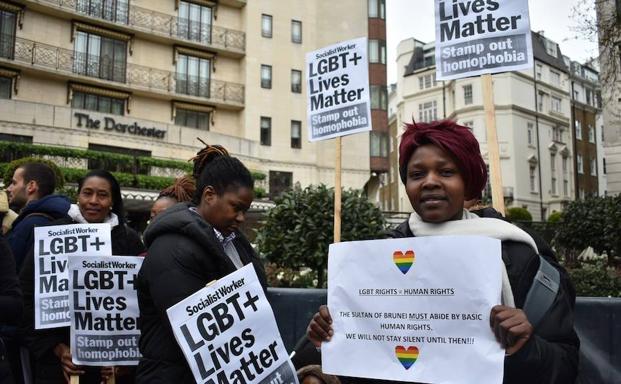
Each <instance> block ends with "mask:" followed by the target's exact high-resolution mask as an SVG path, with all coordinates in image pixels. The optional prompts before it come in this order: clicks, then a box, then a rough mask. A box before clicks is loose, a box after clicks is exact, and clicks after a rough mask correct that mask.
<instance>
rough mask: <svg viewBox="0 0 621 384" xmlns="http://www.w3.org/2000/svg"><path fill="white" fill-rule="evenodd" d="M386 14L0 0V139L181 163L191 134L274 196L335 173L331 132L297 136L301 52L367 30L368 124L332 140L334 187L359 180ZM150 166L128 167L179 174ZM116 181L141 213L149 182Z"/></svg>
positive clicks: (371, 8)
mask: <svg viewBox="0 0 621 384" xmlns="http://www.w3.org/2000/svg"><path fill="white" fill-rule="evenodd" d="M385 14H386V12H385V1H384V0H368V1H359V0H343V1H338V2H333V1H332V2H331V1H327V0H319V1H303V0H290V1H289V0H288V1H277V0H251V1H246V0H217V1H208V0H188V1H182V0H155V1H154V0H21V1H11V2H8V1H0V142H16V141H17V142H22V143H26V144H34V145H44V146H48V147H54V148H65V149H66V148H75V149H82V150H90V151H95V152H106V153H115V154H122V155H129V156H134V157H140V158H142V159H144V158H153V159H157V160H163V161H166V160H181V161H186V160H187V159H189V158H191V157H192V156H193V155H194V154H195V153H196V152H197V151H198V150H199V149H200V148H202V147H203V145H202V144H201V142H200V141H199V138H200V139H201V140H203V141H205V142H207V143H209V144H220V145H223V146H224V147H226V148H227V149H228V150H229V151H230V152H231V153H232V155H234V156H236V157H238V158H240V160H242V161H243V162H244V163H245V164H246V165H247V167H248V168H249V169H251V170H253V171H255V172H257V173H261V174H263V175H264V176H265V177H264V178H262V179H260V180H259V181H258V183H257V184H258V186H259V187H260V188H262V189H264V190H265V192H266V193H267V194H269V196H271V197H274V196H277V195H278V194H279V193H280V192H282V191H283V190H286V189H287V188H291V187H292V186H294V185H296V184H299V185H301V186H303V187H304V186H306V185H309V184H318V183H325V184H328V185H333V183H334V176H335V174H334V158H335V145H334V142H333V141H323V142H316V143H310V142H308V141H307V137H308V135H307V131H306V129H307V124H306V109H307V108H306V106H307V104H306V103H307V101H306V85H305V80H304V79H305V68H304V57H305V54H306V53H307V52H309V51H312V50H315V49H318V48H321V47H323V46H326V45H329V44H334V43H337V42H339V41H343V40H348V39H352V38H357V37H365V36H366V37H368V38H369V58H370V60H369V61H370V64H369V68H370V83H371V86H372V92H371V93H372V99H373V100H372V122H373V128H374V130H373V132H371V133H370V134H358V135H353V136H348V137H345V138H344V139H343V176H342V180H343V181H342V182H343V186H344V187H346V188H359V189H361V188H364V187H365V186H366V185H367V183H368V182H369V180H371V179H372V175H376V174H377V173H378V172H379V173H381V172H386V171H387V170H388V161H387V149H386V147H387V144H388V139H387V138H388V133H387V112H386V109H387V91H386V48H385V47H386V43H385V40H386V36H385V34H386V26H385ZM48 157H49V156H48ZM52 159H53V160H55V161H57V162H59V165H61V166H63V167H69V168H93V167H95V166H97V165H99V166H101V164H102V163H97V162H95V161H93V160H92V159H91V158H78V159H66V158H61V157H58V156H56V157H54V156H52ZM3 161H7V159H5V160H3ZM143 163H145V164H146V163H148V162H145V161H143ZM157 164H158V165H157V166H152V167H146V168H144V167H143V168H141V169H138V170H137V169H136V168H135V167H134V169H133V173H141V174H144V175H149V176H168V177H172V176H178V175H181V174H183V173H184V172H185V171H184V170H183V169H178V167H177V168H175V167H174V166H171V167H166V164H165V163H164V165H162V162H161V161H160V162H159V163H157ZM128 166H129V165H126V164H120V165H119V164H114V165H113V170H117V171H119V170H121V171H122V170H125V172H129V173H131V171H132V170H131V169H130V170H128V169H127V167H128ZM130 168H131V167H130ZM186 171H187V170H186ZM123 192H124V195H125V197H126V198H127V199H128V200H129V201H128V203H129V204H128V207H130V209H131V207H134V208H135V209H138V210H142V211H144V210H145V209H147V207H148V205H150V203H151V200H152V198H153V196H154V195H156V194H157V193H156V191H154V190H150V189H149V188H129V187H128V188H125V187H124V188H123ZM141 201H144V202H142V203H141ZM132 204H133V205H132Z"/></svg>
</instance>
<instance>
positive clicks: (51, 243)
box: [34, 224, 112, 329]
mask: <svg viewBox="0 0 621 384" xmlns="http://www.w3.org/2000/svg"><path fill="white" fill-rule="evenodd" d="M34 231H35V232H34V234H35V243H34V267H35V273H34V289H35V293H34V308H35V329H46V328H57V327H67V326H69V324H71V320H70V317H69V274H68V273H67V256H74V255H75V256H106V255H111V254H112V241H111V240H110V224H71V225H56V226H51V227H38V228H35V229H34Z"/></svg>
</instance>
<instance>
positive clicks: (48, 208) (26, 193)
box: [7, 162, 71, 271]
mask: <svg viewBox="0 0 621 384" xmlns="http://www.w3.org/2000/svg"><path fill="white" fill-rule="evenodd" d="M55 188H56V174H55V173H54V171H53V170H52V169H51V168H50V167H49V166H47V165H46V164H43V163H36V162H32V163H26V164H23V165H21V166H20V167H18V168H17V169H16V170H15V173H14V174H13V178H12V179H11V184H10V185H9V187H8V188H7V191H8V192H9V203H10V204H12V205H21V204H22V203H25V206H24V208H23V209H22V210H21V212H20V213H19V216H18V217H17V219H16V220H15V222H13V229H12V230H11V231H10V232H9V235H8V240H9V244H10V246H11V251H12V252H13V257H14V258H15V265H16V267H17V271H19V270H20V269H21V266H22V264H23V262H24V256H25V255H26V252H28V250H29V249H30V247H32V245H33V241H34V231H33V229H34V227H37V226H41V225H46V224H48V223H50V222H51V221H53V220H56V219H60V218H62V217H64V216H66V214H67V211H68V210H69V206H70V205H71V204H70V202H69V200H68V199H67V198H66V197H64V196H59V195H52V193H54V189H55Z"/></svg>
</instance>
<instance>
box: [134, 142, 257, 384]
mask: <svg viewBox="0 0 621 384" xmlns="http://www.w3.org/2000/svg"><path fill="white" fill-rule="evenodd" d="M193 160H194V177H195V179H196V181H197V183H196V184H197V188H196V192H195V195H194V201H193V203H179V204H177V205H175V206H173V207H171V208H168V209H167V210H165V211H164V212H162V213H160V214H159V215H157V217H155V219H154V220H153V221H152V222H151V224H150V225H149V227H148V228H147V230H146V232H145V236H144V238H145V242H146V244H147V246H148V247H149V250H148V256H147V257H146V258H145V261H144V263H143V264H142V268H141V269H140V272H139V274H138V278H137V288H138V303H139V305H140V324H141V336H140V352H141V354H142V358H141V359H140V364H139V365H138V371H137V373H136V382H138V383H148V384H153V383H175V382H178V383H193V382H194V376H193V375H192V371H191V370H190V367H189V365H188V363H187V362H186V360H185V357H184V355H183V352H182V351H181V348H180V347H179V345H178V344H177V341H176V340H175V337H174V335H173V331H172V328H171V326H170V322H169V320H168V316H167V315H166V310H167V309H168V308H170V307H171V306H173V305H174V304H176V303H178V302H179V301H181V300H183V299H185V298H186V297H188V296H190V295H192V294H193V293H195V292H197V291H199V290H200V289H202V288H204V287H205V285H206V284H207V283H209V282H211V281H213V280H217V279H220V278H222V277H224V276H226V275H228V274H230V273H232V272H234V271H235V270H237V269H238V268H241V267H243V266H244V265H246V264H252V265H253V266H254V268H255V271H256V272H257V275H258V277H259V280H260V281H261V283H262V285H263V287H265V285H266V283H265V272H264V270H263V267H262V265H261V262H260V261H259V258H258V257H257V255H256V254H255V252H254V250H253V249H252V247H251V246H250V243H249V242H248V240H246V238H245V237H244V235H243V234H242V233H241V232H239V227H240V225H241V224H242V223H243V222H244V218H245V214H246V212H247V211H248V209H249V208H250V204H251V203H252V199H253V180H252V177H251V176H250V172H249V171H248V169H246V167H245V166H244V165H243V164H242V163H241V162H240V161H239V160H238V159H236V158H233V157H230V156H229V154H228V152H227V151H226V150H225V149H224V148H222V147H221V146H217V145H214V146H209V145H208V146H207V148H205V149H203V150H202V151H201V152H199V153H198V155H197V156H196V157H195V158H194V159H193Z"/></svg>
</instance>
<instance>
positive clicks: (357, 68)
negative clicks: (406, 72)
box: [306, 37, 371, 141]
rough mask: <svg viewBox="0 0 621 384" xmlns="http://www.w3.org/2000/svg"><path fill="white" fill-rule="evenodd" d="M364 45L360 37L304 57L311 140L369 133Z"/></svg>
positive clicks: (368, 105)
mask: <svg viewBox="0 0 621 384" xmlns="http://www.w3.org/2000/svg"><path fill="white" fill-rule="evenodd" d="M367 44H368V42H367V38H366V37H361V38H358V39H354V40H349V41H343V42H341V43H338V44H335V45H330V46H328V47H324V48H321V49H319V50H316V51H313V52H309V53H307V54H306V85H307V87H306V89H307V90H308V107H307V116H308V139H309V140H310V141H317V140H326V139H331V138H334V137H338V136H345V135H351V134H353V133H359V132H365V131H370V130H371V105H370V103H369V62H368V59H367Z"/></svg>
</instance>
